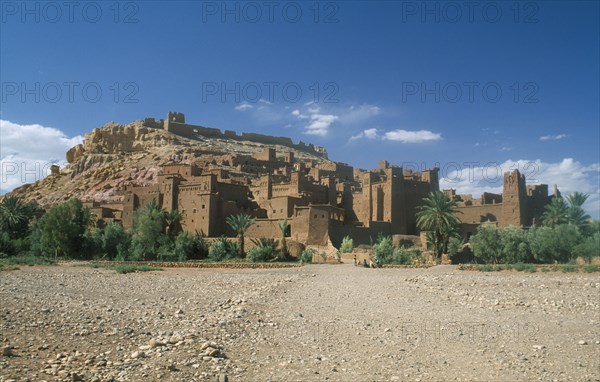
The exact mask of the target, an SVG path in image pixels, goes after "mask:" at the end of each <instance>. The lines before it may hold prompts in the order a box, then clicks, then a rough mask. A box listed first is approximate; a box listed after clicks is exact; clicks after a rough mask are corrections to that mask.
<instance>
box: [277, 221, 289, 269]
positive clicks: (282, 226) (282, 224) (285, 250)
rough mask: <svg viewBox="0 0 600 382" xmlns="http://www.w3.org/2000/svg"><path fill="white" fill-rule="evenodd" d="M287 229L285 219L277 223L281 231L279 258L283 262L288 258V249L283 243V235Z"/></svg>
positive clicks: (287, 225)
mask: <svg viewBox="0 0 600 382" xmlns="http://www.w3.org/2000/svg"><path fill="white" fill-rule="evenodd" d="M289 228H290V223H289V222H288V221H287V219H285V220H284V221H282V222H280V223H279V230H280V231H281V257H283V259H284V260H285V259H287V257H288V248H287V242H286V241H285V235H287V232H288V229H289Z"/></svg>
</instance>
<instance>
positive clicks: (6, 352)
mask: <svg viewBox="0 0 600 382" xmlns="http://www.w3.org/2000/svg"><path fill="white" fill-rule="evenodd" d="M2 355H3V356H4V357H12V356H14V355H15V354H14V352H13V349H12V347H10V346H5V347H3V348H2Z"/></svg>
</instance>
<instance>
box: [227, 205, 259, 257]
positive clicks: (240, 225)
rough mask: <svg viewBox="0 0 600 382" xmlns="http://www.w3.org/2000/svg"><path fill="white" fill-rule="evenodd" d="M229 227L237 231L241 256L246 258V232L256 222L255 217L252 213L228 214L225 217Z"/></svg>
mask: <svg viewBox="0 0 600 382" xmlns="http://www.w3.org/2000/svg"><path fill="white" fill-rule="evenodd" d="M225 221H226V222H227V224H228V225H229V227H231V229H232V230H234V231H235V232H236V233H237V236H238V250H239V254H240V258H242V259H243V258H244V256H245V252H244V234H245V233H246V231H247V230H248V228H250V227H251V226H252V225H253V224H254V219H252V218H251V217H250V215H246V214H239V215H231V216H227V218H226V219H225Z"/></svg>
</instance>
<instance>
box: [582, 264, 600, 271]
mask: <svg viewBox="0 0 600 382" xmlns="http://www.w3.org/2000/svg"><path fill="white" fill-rule="evenodd" d="M583 271H584V272H587V273H592V272H600V266H599V265H596V264H587V265H584V266H583Z"/></svg>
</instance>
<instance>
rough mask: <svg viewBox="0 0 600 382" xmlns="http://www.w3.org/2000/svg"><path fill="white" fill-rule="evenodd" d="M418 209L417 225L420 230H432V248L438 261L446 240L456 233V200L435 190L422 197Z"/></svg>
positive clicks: (446, 243) (446, 245) (457, 222)
mask: <svg viewBox="0 0 600 382" xmlns="http://www.w3.org/2000/svg"><path fill="white" fill-rule="evenodd" d="M418 209H419V212H417V225H418V226H419V228H420V229H422V230H429V231H432V232H433V250H434V254H435V258H436V262H438V263H439V261H440V259H441V255H442V252H444V251H447V248H448V242H449V240H450V238H451V237H453V236H455V235H456V232H457V227H458V226H459V221H458V218H457V217H456V214H457V205H456V201H454V200H451V199H450V198H448V197H447V196H446V195H445V194H444V193H443V192H440V191H435V192H431V193H429V195H427V196H426V197H425V198H423V205H422V206H420V207H418Z"/></svg>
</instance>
